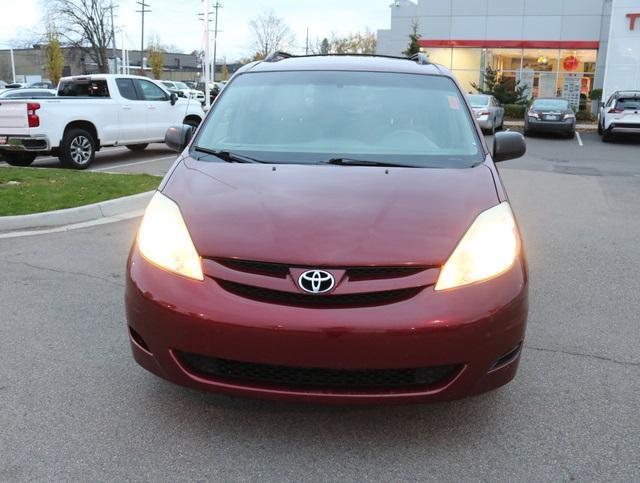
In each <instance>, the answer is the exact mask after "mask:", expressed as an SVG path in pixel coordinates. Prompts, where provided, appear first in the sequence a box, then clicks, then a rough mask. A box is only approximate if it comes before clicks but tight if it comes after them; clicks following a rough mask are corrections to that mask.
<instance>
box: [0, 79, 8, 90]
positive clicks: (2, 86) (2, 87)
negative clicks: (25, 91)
mask: <svg viewBox="0 0 640 483" xmlns="http://www.w3.org/2000/svg"><path fill="white" fill-rule="evenodd" d="M6 86H7V83H6V82H5V81H3V80H0V89H4V88H5V87H6Z"/></svg>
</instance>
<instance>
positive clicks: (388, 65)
mask: <svg viewBox="0 0 640 483" xmlns="http://www.w3.org/2000/svg"><path fill="white" fill-rule="evenodd" d="M285 55H286V54H285ZM242 70H243V71H244V72H247V71H251V72H274V71H288V70H344V71H365V72H366V71H368V72H393V73H400V74H431V75H444V76H448V77H451V76H452V74H451V72H450V71H449V70H448V69H446V68H445V67H443V66H441V65H437V64H432V63H419V62H416V61H415V60H411V59H408V58H402V57H387V56H380V55H353V54H349V55H309V56H290V57H284V58H277V59H274V60H271V61H270V60H268V58H267V60H263V61H258V62H256V63H254V64H250V65H249V66H247V67H246V69H242Z"/></svg>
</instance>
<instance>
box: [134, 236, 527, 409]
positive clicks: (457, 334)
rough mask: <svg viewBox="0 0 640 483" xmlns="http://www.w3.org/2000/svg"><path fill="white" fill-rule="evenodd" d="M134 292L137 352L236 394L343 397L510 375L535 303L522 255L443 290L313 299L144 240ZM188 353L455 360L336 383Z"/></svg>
mask: <svg viewBox="0 0 640 483" xmlns="http://www.w3.org/2000/svg"><path fill="white" fill-rule="evenodd" d="M125 298H126V312H127V320H128V325H129V335H130V342H131V348H132V350H133V355H134V358H135V360H136V361H137V362H138V363H139V364H140V365H141V366H143V367H144V368H146V369H147V370H149V371H151V372H152V373H154V374H156V375H158V376H160V377H162V378H165V379H167V380H169V381H172V382H175V383H178V384H182V385H185V386H189V387H192V388H197V389H203V390H208V391H215V392H222V393H227V394H231V395H239V396H250V397H258V398H266V399H280V400H295V401H308V402H316V403H340V404H358V403H374V402H375V403H382V402H399V403H407V402H428V401H447V400H452V399H458V398H462V397H467V396H471V395H474V394H479V393H482V392H485V391H488V390H491V389H495V388H497V387H499V386H502V385H504V384H506V383H507V382H509V381H510V380H511V379H512V378H513V377H514V376H515V373H516V370H517V366H518V362H519V357H520V348H521V347H522V345H521V344H522V342H523V339H524V334H525V328H526V320H527V310H528V297H527V277H526V271H525V268H524V264H523V263H520V262H518V263H516V264H515V265H514V267H513V268H512V269H510V270H509V271H508V272H506V273H505V274H503V275H501V276H500V277H498V278H496V279H494V280H491V281H489V282H485V283H480V284H476V285H472V286H469V287H466V288H463V289H457V290H451V291H448V292H438V293H436V292H434V291H433V287H432V286H431V287H427V288H426V289H424V290H423V291H422V292H420V293H419V294H418V295H416V296H414V297H412V298H410V299H408V300H404V301H402V302H397V303H392V304H389V305H381V306H376V307H364V308H331V309H328V308H315V309H311V308H301V307H292V306H284V305H276V304H273V303H265V302H259V301H255V300H250V299H247V298H244V297H241V296H238V295H235V294H233V293H230V292H228V291H226V290H225V289H223V288H222V287H221V285H219V284H218V283H217V282H216V281H215V280H213V279H210V278H206V279H205V281H204V282H194V281H191V280H188V279H185V278H182V277H179V276H175V275H172V274H169V273H167V272H164V271H162V270H160V269H158V268H156V267H155V266H153V265H152V264H150V263H149V262H147V261H146V260H145V259H144V258H143V257H142V256H141V255H140V254H139V253H138V251H137V249H135V248H134V249H133V250H132V252H131V255H130V259H129V269H128V277H127V287H126V296H125ZM181 353H188V354H195V355H199V356H207V357H210V358H219V359H225V360H230V361H239V362H240V363H252V364H258V365H277V366H284V367H288V368H296V369H300V368H321V369H329V370H332V369H337V370H359V369H362V370H367V369H375V370H378V369H402V368H432V367H436V366H447V365H453V366H456V368H457V369H456V371H455V373H452V374H451V376H450V377H448V378H447V379H443V380H441V381H439V382H438V383H435V384H432V385H428V386H425V387H412V388H377V389H376V388H374V389H366V390H363V389H354V388H345V389H340V388H337V389H336V388H335V387H333V388H331V387H307V386H292V385H285V384H265V383H262V382H254V381H247V380H238V379H229V378H219V377H213V376H210V375H205V374H203V373H201V372H199V371H197V370H194V369H192V368H191V367H190V366H189V365H188V364H187V363H186V362H185V360H184V359H183V358H181V355H180V354H181ZM507 354H508V355H509V356H508V357H506V358H505V355H507Z"/></svg>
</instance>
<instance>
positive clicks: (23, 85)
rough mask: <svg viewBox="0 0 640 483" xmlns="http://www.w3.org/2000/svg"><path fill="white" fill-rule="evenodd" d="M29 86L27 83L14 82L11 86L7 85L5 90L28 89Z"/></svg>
mask: <svg viewBox="0 0 640 483" xmlns="http://www.w3.org/2000/svg"><path fill="white" fill-rule="evenodd" d="M27 85H28V84H26V83H25V82H12V83H11V84H7V85H6V86H4V87H5V89H22V88H23V87H27Z"/></svg>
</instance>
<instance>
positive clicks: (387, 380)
mask: <svg viewBox="0 0 640 483" xmlns="http://www.w3.org/2000/svg"><path fill="white" fill-rule="evenodd" d="M176 354H177V356H178V358H179V359H180V360H181V361H182V362H183V363H184V364H185V365H186V366H187V367H188V368H189V369H190V370H192V371H195V372H197V373H199V374H202V375H204V376H211V377H214V378H219V379H226V380H230V381H239V382H253V383H262V384H272V385H277V386H285V387H292V388H297V387H304V388H313V387H315V388H323V389H330V388H342V389H347V388H353V389H360V390H366V389H380V388H389V389H394V388H410V387H429V386H434V385H436V384H438V383H443V382H445V381H447V382H448V381H449V380H451V379H453V377H454V376H455V375H456V374H457V373H458V372H459V371H460V368H461V366H460V365H455V364H451V365H444V366H434V367H421V368H409V369H322V368H307V367H294V366H279V365H271V364H256V363H252V362H240V361H232V360H228V359H218V358H214V357H206V356H201V355H198V354H191V353H187V352H177V353H176Z"/></svg>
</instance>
